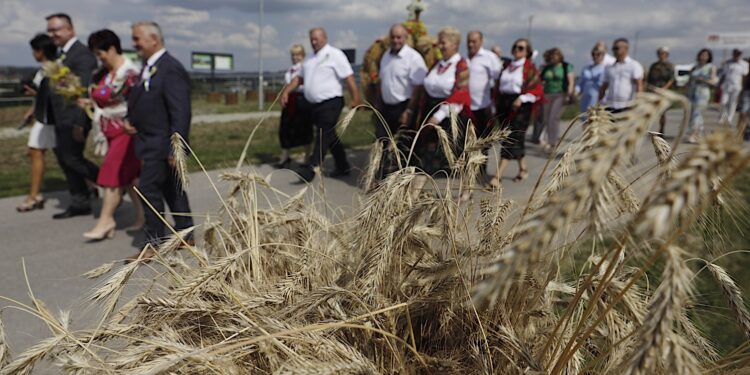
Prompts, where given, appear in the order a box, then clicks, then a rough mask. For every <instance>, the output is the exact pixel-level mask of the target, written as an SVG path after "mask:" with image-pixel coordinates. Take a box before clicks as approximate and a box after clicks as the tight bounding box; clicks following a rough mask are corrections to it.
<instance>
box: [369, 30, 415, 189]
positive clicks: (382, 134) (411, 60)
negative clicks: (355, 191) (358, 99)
mask: <svg viewBox="0 0 750 375" xmlns="http://www.w3.org/2000/svg"><path fill="white" fill-rule="evenodd" d="M389 35H390V41H391V47H390V48H389V49H388V50H387V51H385V53H384V54H383V57H382V58H381V59H380V85H379V86H378V89H379V95H378V97H379V98H380V103H378V110H379V111H380V114H381V116H382V120H383V121H384V122H385V124H383V121H381V119H380V118H377V119H376V124H375V137H376V138H377V139H378V140H380V141H381V142H383V146H384V147H383V148H384V150H385V149H386V147H387V145H388V142H389V139H390V137H395V136H396V132H397V131H398V129H399V127H403V126H409V125H411V121H412V120H413V116H412V115H413V113H414V109H415V107H416V106H417V96H418V95H419V88H420V87H421V86H422V82H423V81H424V77H425V76H426V75H427V65H426V64H425V62H424V59H423V58H422V55H420V54H419V52H417V51H416V50H414V49H413V48H411V47H409V45H407V44H406V38H408V36H409V33H408V31H407V30H406V28H405V27H404V26H403V25H401V24H395V25H393V26H391V29H390V32H389ZM388 154H389V153H388V151H384V154H383V156H384V157H383V160H385V159H386V158H385V156H386V155H388ZM383 167H384V165H383V166H381V169H383ZM391 167H392V166H391ZM384 172H385V171H382V170H381V173H380V174H381V175H380V176H379V177H381V178H382V177H383V175H382V174H383V173H384Z"/></svg>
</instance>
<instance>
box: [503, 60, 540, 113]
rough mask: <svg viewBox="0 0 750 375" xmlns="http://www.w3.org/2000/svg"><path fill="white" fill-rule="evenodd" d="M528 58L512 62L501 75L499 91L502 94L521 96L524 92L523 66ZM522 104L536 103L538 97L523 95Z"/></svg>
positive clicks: (521, 97)
mask: <svg viewBox="0 0 750 375" xmlns="http://www.w3.org/2000/svg"><path fill="white" fill-rule="evenodd" d="M524 64H526V58H522V59H519V60H513V61H511V63H510V64H508V66H506V67H505V69H504V70H503V71H502V73H501V74H500V86H499V88H498V89H499V91H500V93H501V94H520V93H521V91H523V66H524ZM519 98H520V99H521V103H534V102H536V99H537V97H536V96H535V95H534V94H529V93H526V94H523V95H521V96H519Z"/></svg>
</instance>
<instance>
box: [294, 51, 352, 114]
mask: <svg viewBox="0 0 750 375" xmlns="http://www.w3.org/2000/svg"><path fill="white" fill-rule="evenodd" d="M352 74H354V71H353V70H352V66H351V64H349V60H348V59H347V58H346V55H344V52H342V51H341V50H340V49H338V48H335V47H331V45H330V44H326V45H325V46H323V48H321V49H320V50H318V52H315V53H314V54H312V55H310V56H308V57H307V58H306V59H305V62H303V63H302V70H300V73H299V76H300V77H301V78H302V79H303V82H304V84H305V87H304V90H303V91H304V93H305V99H307V101H308V102H310V103H313V104H317V103H322V102H324V101H326V100H328V99H333V98H336V97H340V96H343V95H344V87H343V85H342V84H341V81H342V80H343V79H344V78H346V77H349V76H350V75H352Z"/></svg>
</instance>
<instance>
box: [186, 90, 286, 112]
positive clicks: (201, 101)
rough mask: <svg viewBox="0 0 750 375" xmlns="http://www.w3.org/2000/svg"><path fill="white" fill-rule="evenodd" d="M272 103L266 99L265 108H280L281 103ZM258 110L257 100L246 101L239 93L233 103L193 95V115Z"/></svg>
mask: <svg viewBox="0 0 750 375" xmlns="http://www.w3.org/2000/svg"><path fill="white" fill-rule="evenodd" d="M272 103H273V101H266V103H265V106H266V108H265V110H268V109H269V106H270V109H271V110H272V111H280V110H281V105H279V104H278V103H276V104H274V105H272ZM258 110H259V109H258V100H250V101H246V100H245V96H244V95H240V98H239V103H237V104H235V105H227V104H224V100H223V99H222V101H221V103H209V102H208V99H207V96H206V95H201V96H194V97H193V115H204V114H222V113H242V112H257V111H258Z"/></svg>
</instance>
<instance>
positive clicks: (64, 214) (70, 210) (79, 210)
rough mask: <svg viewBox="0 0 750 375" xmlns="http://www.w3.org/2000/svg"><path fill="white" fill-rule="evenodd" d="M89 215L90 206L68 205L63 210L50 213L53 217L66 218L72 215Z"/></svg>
mask: <svg viewBox="0 0 750 375" xmlns="http://www.w3.org/2000/svg"><path fill="white" fill-rule="evenodd" d="M86 215H91V208H72V207H68V209H66V210H65V211H63V212H60V213H57V214H54V215H52V218H53V219H67V218H69V217H73V216H86Z"/></svg>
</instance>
